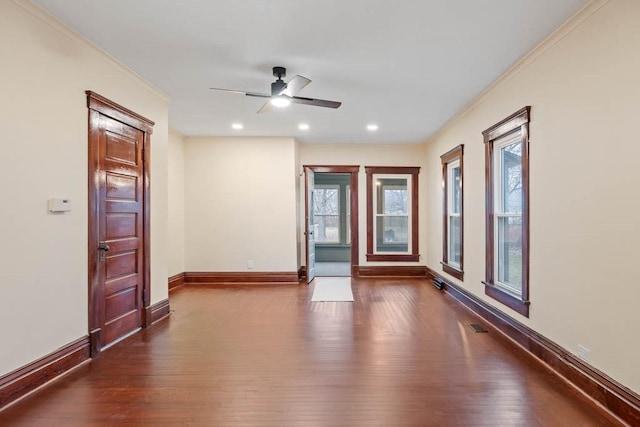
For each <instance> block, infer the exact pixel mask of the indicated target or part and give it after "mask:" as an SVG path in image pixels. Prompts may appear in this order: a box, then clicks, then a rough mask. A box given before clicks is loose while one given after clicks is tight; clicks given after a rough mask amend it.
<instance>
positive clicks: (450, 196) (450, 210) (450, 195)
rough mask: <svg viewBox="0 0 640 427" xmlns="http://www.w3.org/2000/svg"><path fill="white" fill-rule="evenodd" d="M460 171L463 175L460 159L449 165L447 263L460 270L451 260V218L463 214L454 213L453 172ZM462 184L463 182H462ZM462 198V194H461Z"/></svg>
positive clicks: (457, 264) (456, 263)
mask: <svg viewBox="0 0 640 427" xmlns="http://www.w3.org/2000/svg"><path fill="white" fill-rule="evenodd" d="M456 168H457V169H460V172H461V173H462V168H461V166H460V159H456V160H454V161H451V162H449V163H447V183H448V185H447V236H446V237H445V238H446V239H447V250H448V251H449V253H448V254H447V263H448V264H449V265H451V266H452V267H456V268H460V263H459V262H454V261H452V260H451V248H452V247H453V245H452V244H451V243H452V242H451V218H461V217H462V212H458V213H455V212H453V192H454V185H453V184H454V180H453V170H454V169H456ZM461 183H462V181H461ZM460 197H462V192H460ZM460 240H462V223H461V224H460Z"/></svg>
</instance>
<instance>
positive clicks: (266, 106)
mask: <svg viewBox="0 0 640 427" xmlns="http://www.w3.org/2000/svg"><path fill="white" fill-rule="evenodd" d="M272 109H273V104H271V101H270V100H269V101H267V102H265V103H264V105H263V106H262V107H261V108H260V109H259V110H258V113H268V112H269V111H271V110H272Z"/></svg>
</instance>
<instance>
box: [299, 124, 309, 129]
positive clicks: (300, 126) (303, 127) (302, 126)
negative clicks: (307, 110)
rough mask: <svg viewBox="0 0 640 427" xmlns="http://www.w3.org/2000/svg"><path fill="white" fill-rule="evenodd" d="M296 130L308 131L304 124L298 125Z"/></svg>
mask: <svg viewBox="0 0 640 427" xmlns="http://www.w3.org/2000/svg"><path fill="white" fill-rule="evenodd" d="M298 129H300V130H309V125H308V124H306V123H300V124H299V125H298Z"/></svg>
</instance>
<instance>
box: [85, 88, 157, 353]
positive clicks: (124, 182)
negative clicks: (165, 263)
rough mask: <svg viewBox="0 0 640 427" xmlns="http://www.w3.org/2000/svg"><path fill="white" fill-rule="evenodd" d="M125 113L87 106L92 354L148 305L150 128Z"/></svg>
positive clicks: (134, 324)
mask: <svg viewBox="0 0 640 427" xmlns="http://www.w3.org/2000/svg"><path fill="white" fill-rule="evenodd" d="M92 95H93V96H94V97H95V96H96V95H95V94H90V95H89V105H90V108H91V101H92ZM114 105H115V104H113V105H110V107H111V108H113V106H114ZM120 108H121V107H120ZM127 113H130V112H128V110H124V109H122V110H121V111H109V110H104V109H102V110H100V109H98V110H94V109H91V110H90V120H89V122H90V125H89V126H90V129H89V159H90V162H89V163H90V165H89V181H90V188H89V193H90V197H89V203H90V206H89V212H90V214H89V236H90V238H89V268H90V274H89V277H90V284H89V286H90V299H89V316H90V321H89V323H90V325H89V331H90V336H91V344H92V354H94V355H96V354H98V353H99V352H100V349H101V348H102V347H104V346H107V345H109V344H110V343H113V342H114V341H116V340H118V339H119V338H121V337H123V336H125V335H127V334H129V333H131V332H134V331H136V330H137V329H139V328H141V327H142V326H143V324H144V322H145V306H146V305H148V304H146V301H147V300H148V298H147V295H148V271H145V270H146V269H148V262H147V258H148V255H149V254H148V249H147V247H146V245H145V240H148V238H147V239H145V235H146V232H145V229H148V224H145V221H146V222H148V215H147V213H148V211H147V209H148V206H145V199H148V198H147V197H146V196H147V194H145V193H146V187H145V184H146V173H145V171H146V170H148V165H147V164H146V163H147V162H146V159H145V145H146V144H145V142H146V139H147V138H148V134H149V132H148V129H147V128H146V127H145V126H136V124H138V123H137V121H139V118H138V117H137V116H131V114H133V113H131V114H127ZM127 117H128V118H127ZM132 119H133V120H132ZM140 128H144V129H140Z"/></svg>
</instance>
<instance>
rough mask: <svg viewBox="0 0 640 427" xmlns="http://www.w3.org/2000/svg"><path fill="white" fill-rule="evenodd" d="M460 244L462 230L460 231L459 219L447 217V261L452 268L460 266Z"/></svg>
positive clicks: (457, 217)
mask: <svg viewBox="0 0 640 427" xmlns="http://www.w3.org/2000/svg"><path fill="white" fill-rule="evenodd" d="M461 242H462V230H461V229H460V217H459V216H450V217H449V259H448V262H449V264H451V265H454V266H458V267H459V266H460V245H461Z"/></svg>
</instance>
